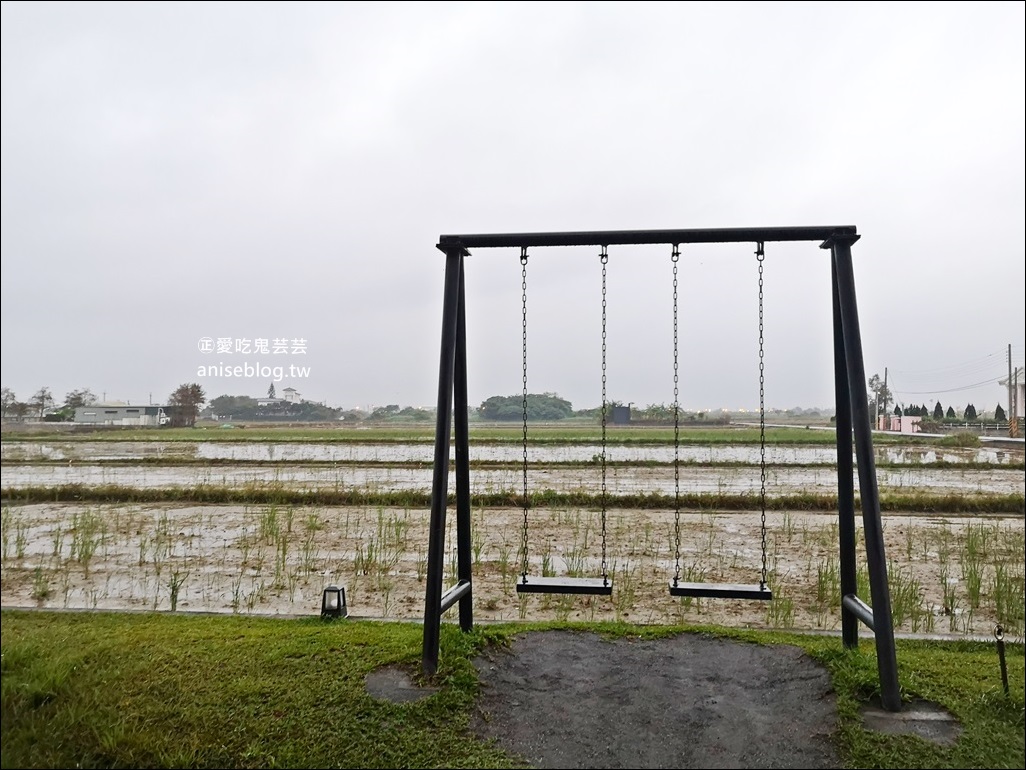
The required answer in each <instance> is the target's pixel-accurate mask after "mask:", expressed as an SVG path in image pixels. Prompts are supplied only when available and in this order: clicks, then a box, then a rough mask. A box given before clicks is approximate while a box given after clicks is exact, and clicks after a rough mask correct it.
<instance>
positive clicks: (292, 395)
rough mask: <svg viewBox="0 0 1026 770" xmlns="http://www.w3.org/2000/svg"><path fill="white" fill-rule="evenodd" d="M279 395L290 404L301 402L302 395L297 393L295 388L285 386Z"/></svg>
mask: <svg viewBox="0 0 1026 770" xmlns="http://www.w3.org/2000/svg"><path fill="white" fill-rule="evenodd" d="M281 397H282V399H284V400H285V401H288V402H289V403H290V404H301V403H303V397H302V396H301V395H300V394H299V391H297V390H296V389H295V388H285V390H283V391H282V392H281Z"/></svg>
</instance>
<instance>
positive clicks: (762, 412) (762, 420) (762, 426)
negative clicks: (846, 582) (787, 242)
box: [755, 241, 767, 590]
mask: <svg viewBox="0 0 1026 770" xmlns="http://www.w3.org/2000/svg"><path fill="white" fill-rule="evenodd" d="M755 258H756V260H758V262H759V481H760V487H759V504H760V506H761V507H762V580H761V582H760V583H759V586H760V588H762V589H763V590H765V589H766V582H767V572H766V364H765V361H764V357H765V349H764V344H763V343H764V338H763V306H762V301H763V276H762V273H763V261H764V260H765V259H766V252H765V251H764V249H763V244H762V241H760V242H759V245H758V247H757V248H756V251H755Z"/></svg>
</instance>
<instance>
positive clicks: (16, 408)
mask: <svg viewBox="0 0 1026 770" xmlns="http://www.w3.org/2000/svg"><path fill="white" fill-rule="evenodd" d="M31 411H32V404H26V403H25V402H24V401H15V402H14V403H13V404H11V405H10V406H9V407H7V415H8V417H10V418H11V419H12V420H24V419H25V415H27V414H28V413H29V412H31Z"/></svg>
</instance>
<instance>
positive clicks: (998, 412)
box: [994, 404, 1008, 422]
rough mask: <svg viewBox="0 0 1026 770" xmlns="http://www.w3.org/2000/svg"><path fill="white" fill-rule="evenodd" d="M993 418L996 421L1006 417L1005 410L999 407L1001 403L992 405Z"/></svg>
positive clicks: (1001, 420) (1003, 419)
mask: <svg viewBox="0 0 1026 770" xmlns="http://www.w3.org/2000/svg"><path fill="white" fill-rule="evenodd" d="M994 419H995V420H997V421H998V422H1004V421H1005V420H1006V419H1008V417H1007V415H1006V414H1005V410H1004V409H1002V408H1001V404H998V405H997V406H996V407H994Z"/></svg>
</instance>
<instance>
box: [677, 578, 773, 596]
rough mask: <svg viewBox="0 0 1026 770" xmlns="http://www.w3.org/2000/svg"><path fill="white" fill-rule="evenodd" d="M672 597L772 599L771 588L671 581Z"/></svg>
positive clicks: (756, 585)
mask: <svg viewBox="0 0 1026 770" xmlns="http://www.w3.org/2000/svg"><path fill="white" fill-rule="evenodd" d="M670 596H694V597H698V598H707V597H708V598H711V599H716V598H719V599H772V598H773V591H771V590H770V588H769V586H765V587H763V586H761V585H759V584H758V583H756V584H755V585H738V584H736V583H680V582H677V583H675V582H674V581H672V580H671V581H670Z"/></svg>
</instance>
